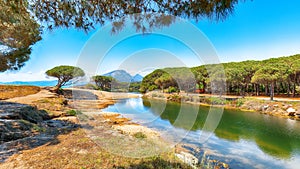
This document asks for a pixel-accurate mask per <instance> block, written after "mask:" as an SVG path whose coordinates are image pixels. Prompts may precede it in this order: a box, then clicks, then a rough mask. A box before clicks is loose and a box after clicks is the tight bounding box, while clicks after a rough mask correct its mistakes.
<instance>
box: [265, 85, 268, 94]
mask: <svg viewBox="0 0 300 169" xmlns="http://www.w3.org/2000/svg"><path fill="white" fill-rule="evenodd" d="M265 95H266V96H268V85H267V84H266V85H265Z"/></svg>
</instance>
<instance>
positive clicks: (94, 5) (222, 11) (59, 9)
mask: <svg viewBox="0 0 300 169" xmlns="http://www.w3.org/2000/svg"><path fill="white" fill-rule="evenodd" d="M237 3H238V0H229V1H219V0H210V1H204V2H203V1H177V0H170V1H151V0H140V1H127V0H119V1H102V0H93V1H71V2H70V1H61V0H51V1H40V0H39V1H37V0H34V1H33V2H32V3H31V4H30V8H29V9H30V10H31V11H32V13H33V14H34V15H35V17H36V18H37V19H38V20H39V21H40V22H42V23H43V22H45V23H47V25H48V27H49V28H50V29H51V28H53V27H57V26H61V27H75V28H79V29H84V30H89V29H91V28H94V26H95V24H100V25H103V24H104V23H105V21H111V22H114V30H115V31H117V30H119V29H121V28H122V27H124V25H125V23H124V22H125V21H124V20H123V19H122V17H124V16H126V15H128V14H136V13H149V12H152V13H163V14H165V15H163V16H160V17H158V16H156V15H154V16H153V14H150V15H145V16H144V17H142V16H136V17H135V18H134V19H135V23H136V25H135V28H136V29H137V30H140V31H146V30H144V29H146V28H145V27H146V25H151V27H150V28H152V29H153V27H158V28H160V27H162V26H168V25H170V24H171V23H173V19H172V17H170V16H169V15H172V16H183V17H186V18H193V19H202V18H203V17H207V18H209V19H215V20H220V19H224V18H226V16H228V15H229V14H230V13H232V11H233V9H234V6H235V5H236V4H237ZM146 23H148V24H146ZM150 28H149V29H150Z"/></svg>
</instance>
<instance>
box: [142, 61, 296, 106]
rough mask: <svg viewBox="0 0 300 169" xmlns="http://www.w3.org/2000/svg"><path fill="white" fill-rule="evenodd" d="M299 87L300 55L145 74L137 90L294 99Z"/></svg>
mask: <svg viewBox="0 0 300 169" xmlns="http://www.w3.org/2000/svg"><path fill="white" fill-rule="evenodd" d="M299 85H300V55H293V56H289V57H280V58H271V59H267V60H263V61H252V60H250V61H243V62H229V63H223V64H218V65H216V64H215V65H202V66H198V67H193V68H166V69H158V70H155V71H154V72H152V73H151V74H149V75H147V76H146V77H145V78H144V79H143V81H142V84H141V88H140V91H141V92H147V91H152V90H155V89H160V90H162V91H163V92H175V91H176V92H177V91H186V92H201V93H219V94H223V93H224V92H225V91H226V92H227V93H228V94H236V95H242V96H245V95H268V96H270V98H271V100H272V99H273V97H274V94H275V93H276V94H285V95H287V96H296V94H297V91H298V92H299Z"/></svg>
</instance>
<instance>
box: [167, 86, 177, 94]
mask: <svg viewBox="0 0 300 169" xmlns="http://www.w3.org/2000/svg"><path fill="white" fill-rule="evenodd" d="M174 92H179V89H178V88H176V87H174V86H170V87H169V88H168V93H174Z"/></svg>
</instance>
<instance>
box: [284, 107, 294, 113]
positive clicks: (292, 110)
mask: <svg viewBox="0 0 300 169" xmlns="http://www.w3.org/2000/svg"><path fill="white" fill-rule="evenodd" d="M286 112H288V113H296V110H295V109H294V108H292V107H290V108H288V109H287V110H286Z"/></svg>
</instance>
